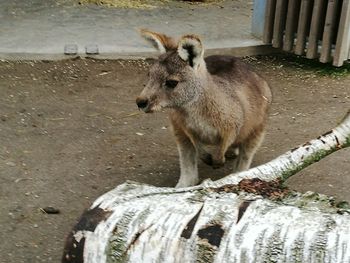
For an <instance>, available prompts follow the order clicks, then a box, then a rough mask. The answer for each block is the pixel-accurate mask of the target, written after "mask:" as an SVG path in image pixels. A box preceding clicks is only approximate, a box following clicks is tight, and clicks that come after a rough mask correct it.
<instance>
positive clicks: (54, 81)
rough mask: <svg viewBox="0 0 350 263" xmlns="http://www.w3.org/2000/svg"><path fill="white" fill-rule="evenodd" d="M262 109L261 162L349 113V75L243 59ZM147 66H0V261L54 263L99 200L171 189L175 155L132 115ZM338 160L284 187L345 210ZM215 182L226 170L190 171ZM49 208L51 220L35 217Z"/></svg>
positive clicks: (166, 136)
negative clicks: (266, 111) (265, 113)
mask: <svg viewBox="0 0 350 263" xmlns="http://www.w3.org/2000/svg"><path fill="white" fill-rule="evenodd" d="M247 61H248V62H249V63H250V64H252V65H253V66H254V67H255V68H256V69H257V71H258V72H260V73H261V74H262V75H264V76H265V78H266V79H267V80H268V81H269V82H270V84H271V86H272V89H273V93H274V103H273V107H272V110H271V112H270V120H269V128H268V132H267V136H266V140H265V142H264V144H263V146H262V147H261V149H260V150H259V152H258V153H257V155H256V158H255V160H254V163H253V165H254V166H255V165H258V164H262V163H264V162H266V161H268V160H270V159H272V158H274V157H276V156H278V155H279V154H281V153H284V152H285V151H287V150H288V149H290V148H292V147H294V146H296V145H298V144H300V143H303V142H305V141H306V140H308V139H310V138H313V137H316V136H318V135H319V134H321V133H323V132H325V131H327V130H329V129H330V128H332V127H333V126H335V125H336V124H337V122H338V121H339V120H340V119H341V117H342V116H343V114H345V112H346V111H347V109H349V108H350V76H349V75H347V76H341V77H332V76H327V75H326V76H322V75H320V74H319V73H317V72H316V70H315V69H314V68H312V67H307V68H305V67H302V66H301V65H300V64H299V63H296V62H295V60H294V59H290V58H283V57H282V58H273V57H259V58H249V59H247ZM148 64H149V62H148V61H95V60H92V59H89V60H81V59H78V60H70V61H58V62H6V61H3V62H1V63H0V207H1V210H0V225H1V231H0V239H1V240H2V242H1V244H0V255H1V257H0V262H4V263H5V262H6V263H8V262H16V263H19V262H27V263H28V262H51V261H52V262H58V261H59V260H60V257H61V253H62V248H63V243H64V238H65V236H66V234H67V233H68V231H69V230H70V229H71V227H72V226H73V224H74V223H75V221H76V219H77V217H78V216H79V215H80V214H81V213H82V211H83V210H84V209H85V208H87V207H88V206H89V204H90V203H91V202H92V201H93V200H94V199H96V198H97V197H98V196H99V195H101V194H103V193H105V192H106V191H108V190H109V189H111V188H113V187H114V186H116V185H118V184H120V183H123V182H125V180H134V181H139V182H143V183H148V184H153V185H157V186H174V185H175V183H176V181H177V179H178V175H179V165H178V154H177V150H176V145H175V141H174V138H173V136H172V134H171V131H170V129H169V123H168V120H167V116H166V113H157V114H149V115H146V114H144V113H142V112H139V111H138V110H137V108H136V105H135V97H136V96H137V95H138V94H139V92H140V91H141V89H142V84H143V83H144V82H145V80H146V72H147V68H148ZM349 156H350V151H349V149H346V150H342V151H339V152H337V153H335V154H333V155H332V156H330V157H328V158H327V159H325V160H322V161H321V162H319V163H317V164H314V165H312V166H311V167H309V168H307V169H305V170H304V171H302V172H300V173H299V174H298V175H295V176H294V177H293V178H292V179H290V180H289V182H288V184H289V186H290V187H291V188H293V189H296V190H299V191H307V190H312V191H318V192H321V193H325V194H330V195H334V196H336V197H337V198H339V199H345V200H348V201H350V191H349V190H348V189H349V185H350V163H349ZM199 169H200V175H201V178H202V179H205V178H208V177H211V178H213V179H218V178H220V177H222V176H224V175H225V174H228V173H229V172H230V165H229V164H227V165H226V166H225V167H224V168H222V169H219V170H213V169H211V168H210V167H207V166H205V165H204V164H201V165H200V168H199ZM47 206H53V207H54V208H57V209H59V210H60V213H59V214H45V213H43V212H42V211H41V208H44V207H47Z"/></svg>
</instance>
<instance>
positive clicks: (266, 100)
mask: <svg viewBox="0 0 350 263" xmlns="http://www.w3.org/2000/svg"><path fill="white" fill-rule="evenodd" d="M141 34H142V35H143V36H144V37H145V38H146V39H147V40H149V41H150V42H151V43H152V44H153V45H154V46H156V47H158V49H159V50H160V51H161V53H162V54H161V55H160V56H159V58H158V60H157V61H156V62H155V63H154V64H153V65H152V66H151V68H150V71H149V81H148V83H147V85H146V87H145V88H144V90H143V91H142V92H141V94H140V96H139V97H138V98H137V100H136V102H137V104H138V106H139V107H140V108H141V109H143V110H144V111H145V112H153V111H158V110H160V109H162V108H169V109H170V113H169V116H170V120H171V123H172V127H173V130H174V134H175V137H176V141H177V145H178V149H179V155H180V166H181V175H180V179H179V182H178V184H177V187H186V186H190V185H194V184H197V183H198V171H197V159H198V157H199V158H200V159H202V160H203V161H204V162H205V163H207V164H209V165H212V166H213V167H214V168H217V167H220V166H222V165H223V164H224V163H225V155H226V156H228V155H231V156H232V155H237V156H236V158H235V160H234V162H235V163H234V171H242V170H246V169H248V168H249V167H250V164H251V161H252V158H253V156H254V154H255V152H256V150H257V149H258V147H259V146H260V144H261V142H262V140H263V137H264V131H265V123H266V119H267V112H268V108H269V105H270V103H271V100H272V96H271V91H270V88H269V86H268V84H267V83H266V81H265V80H263V79H262V78H261V77H260V76H259V75H257V74H256V73H254V72H253V71H252V70H251V69H250V68H249V67H248V66H247V65H246V64H244V63H243V62H241V61H240V60H239V59H237V58H234V57H230V56H210V57H207V58H205V59H204V58H203V53H204V49H203V47H202V44H201V41H200V39H199V38H198V37H197V36H195V35H186V36H183V37H182V38H181V39H180V40H179V42H178V44H175V43H176V41H175V40H174V39H172V38H170V37H167V36H165V35H163V34H159V33H155V32H151V31H147V30H142V31H141ZM176 81H177V82H176Z"/></svg>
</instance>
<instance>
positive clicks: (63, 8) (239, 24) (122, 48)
mask: <svg viewBox="0 0 350 263" xmlns="http://www.w3.org/2000/svg"><path fill="white" fill-rule="evenodd" d="M78 2H79V1H78V0H27V1H23V0H2V1H1V9H0V19H1V26H0V58H1V59H61V58H66V57H69V55H68V56H67V55H65V54H64V53H65V46H66V47H67V45H69V46H70V47H72V46H74V45H76V46H77V48H78V50H77V54H76V55H78V56H97V57H101V58H118V57H126V56H127V57H130V56H134V57H135V56H136V57H142V56H149V55H152V54H154V53H153V52H154V50H153V49H152V48H151V47H149V46H148V45H147V43H146V42H144V41H143V39H141V38H140V37H139V35H138V33H137V31H136V29H137V28H140V27H143V28H149V29H152V30H156V31H160V32H165V33H167V34H169V35H173V36H180V35H182V34H186V33H196V34H199V35H201V36H202V37H203V40H204V44H205V46H206V48H207V49H213V50H217V49H221V48H226V49H232V48H237V47H239V48H242V47H243V48H245V47H250V48H251V47H254V46H259V45H262V42H261V41H260V40H259V39H256V38H254V37H253V36H252V35H251V16H252V6H253V2H252V1H248V2H247V1H243V0H231V1H223V2H220V3H217V4H210V5H208V4H198V5H192V4H188V3H184V2H176V1H170V2H168V3H167V4H163V5H160V6H159V7H157V8H154V9H123V8H111V7H103V6H97V5H93V4H90V5H83V6H82V5H79V4H78ZM87 47H96V48H97V50H98V53H99V54H98V55H93V54H88V55H87V54H86V50H89V48H87ZM215 52H217V51H215ZM88 53H91V52H88ZM70 56H75V55H74V53H73V55H70Z"/></svg>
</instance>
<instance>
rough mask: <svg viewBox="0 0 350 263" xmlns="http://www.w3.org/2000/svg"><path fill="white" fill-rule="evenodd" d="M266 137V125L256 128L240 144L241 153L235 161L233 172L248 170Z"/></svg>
mask: <svg viewBox="0 0 350 263" xmlns="http://www.w3.org/2000/svg"><path fill="white" fill-rule="evenodd" d="M264 137H265V129H264V127H262V128H260V129H256V130H255V131H254V132H253V133H252V134H251V135H250V137H249V138H248V139H247V140H245V141H244V142H243V143H242V144H241V145H240V146H239V154H238V156H237V158H236V159H235V160H234V162H233V172H241V171H245V170H248V169H249V168H250V165H251V163H252V161H253V157H254V155H255V153H256V151H257V150H258V149H259V147H260V145H261V143H262V142H263V140H264Z"/></svg>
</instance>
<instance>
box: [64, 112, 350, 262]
mask: <svg viewBox="0 0 350 263" xmlns="http://www.w3.org/2000/svg"><path fill="white" fill-rule="evenodd" d="M349 145H350V112H349V113H348V114H347V116H346V117H345V118H344V120H343V122H342V123H341V124H340V125H339V126H338V127H337V128H335V129H333V130H332V131H330V132H329V133H326V134H324V135H322V136H320V137H319V138H317V139H315V140H311V141H310V142H308V143H306V144H304V145H301V146H300V147H298V148H296V149H294V150H291V151H289V152H287V153H285V154H284V155H281V156H280V157H278V158H276V159H275V160H273V161H271V162H269V163H266V164H264V165H261V166H259V167H256V168H252V169H250V170H248V171H245V172H241V173H237V174H231V175H228V176H226V177H224V178H223V179H221V180H218V181H216V182H212V181H205V182H204V183H203V184H202V185H199V186H195V187H188V188H182V189H174V188H159V187H153V186H149V185H143V184H138V183H132V182H128V183H125V184H122V185H120V186H118V187H116V188H115V189H114V190H112V191H110V192H108V193H106V194H104V195H103V196H101V197H100V198H98V199H97V200H96V201H95V202H94V204H93V205H92V206H91V208H90V209H89V210H88V211H87V212H85V214H83V216H82V218H81V220H80V222H79V223H78V224H77V225H76V227H75V228H74V230H73V231H72V233H71V235H70V237H69V238H68V243H67V245H66V249H65V252H64V255H63V261H64V262H93V263H96V262H218V263H219V262H220V263H221V262H350V210H348V209H340V208H336V207H334V205H333V204H332V200H331V198H329V197H326V196H323V195H319V194H313V193H306V194H303V195H302V194H299V193H294V194H289V195H287V196H285V195H281V200H272V198H273V195H272V196H271V195H270V197H266V198H263V197H262V196H261V195H258V194H259V193H263V192H264V191H259V190H258V191H257V194H253V193H248V192H245V191H242V188H240V187H237V186H236V185H237V184H238V183H239V182H241V183H245V184H248V185H249V184H253V182H254V180H251V181H249V180H245V181H241V180H242V179H253V178H259V179H262V180H265V181H272V180H275V179H278V178H279V179H282V181H283V180H286V179H287V178H288V177H289V176H291V175H293V174H295V173H296V172H298V171H300V170H301V169H303V168H304V167H306V166H308V165H310V164H311V163H313V162H315V161H318V160H320V159H321V158H323V157H325V156H326V155H328V154H330V153H332V152H334V151H336V150H338V149H341V148H344V147H347V146H349ZM253 188H254V187H253ZM260 190H261V189H260ZM276 191H277V190H276ZM272 192H274V190H273V191H272ZM267 196H269V195H267ZM79 253H80V255H79ZM78 259H79V260H78Z"/></svg>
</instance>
